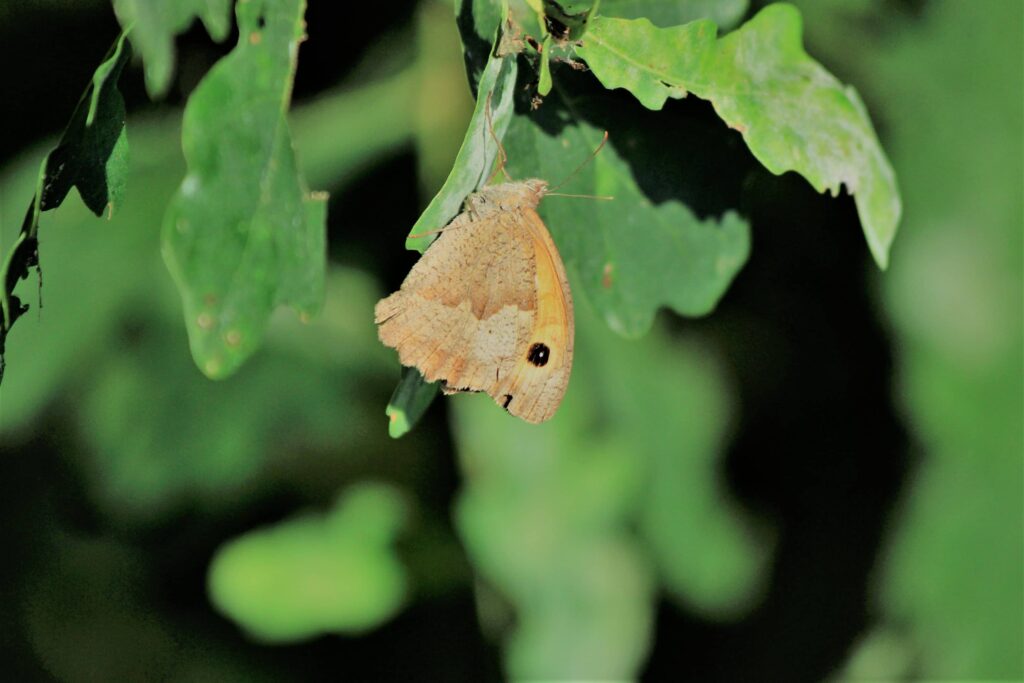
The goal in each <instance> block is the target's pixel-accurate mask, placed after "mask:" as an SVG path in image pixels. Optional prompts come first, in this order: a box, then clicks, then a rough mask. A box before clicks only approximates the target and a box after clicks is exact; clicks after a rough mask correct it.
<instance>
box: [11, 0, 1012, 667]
mask: <svg viewBox="0 0 1024 683" xmlns="http://www.w3.org/2000/svg"><path fill="white" fill-rule="evenodd" d="M117 4H118V5H119V11H122V12H123V11H126V10H125V8H130V6H131V5H132V3H130V2H120V3H117ZM311 4H312V5H313V6H312V7H310V8H309V10H308V11H307V17H306V20H307V32H308V36H309V37H308V40H307V41H305V42H304V43H303V44H302V46H301V49H300V53H299V67H298V72H297V76H296V82H295V102H294V105H293V109H292V112H291V114H290V116H289V122H290V125H291V136H292V138H293V141H294V145H295V149H296V155H297V156H296V158H297V164H298V166H299V167H300V168H301V169H302V171H303V172H304V174H305V177H306V180H307V182H308V184H309V186H310V187H311V188H313V189H316V190H327V191H329V192H330V193H331V197H330V199H329V201H328V205H327V212H328V257H329V267H328V272H327V277H326V280H325V282H324V284H323V288H324V291H325V293H326V295H325V299H324V306H323V310H322V311H321V313H320V315H319V316H318V317H316V318H315V319H313V321H312V322H310V323H308V324H303V323H301V322H300V321H299V320H298V318H297V316H296V315H295V313H294V312H292V311H288V310H278V311H277V312H276V313H275V314H273V316H271V318H270V323H269V326H268V327H267V330H266V332H265V335H264V338H263V344H262V346H261V347H259V348H258V349H257V350H255V351H254V352H253V354H252V356H251V357H250V358H249V359H248V360H247V361H246V362H245V363H244V364H243V365H242V366H241V367H240V369H239V370H238V371H237V372H236V373H235V374H234V375H233V376H231V377H228V378H227V379H224V380H220V381H216V382H214V381H211V380H208V379H206V378H205V377H204V376H203V374H202V373H201V372H200V371H199V370H198V369H197V368H196V365H195V363H194V361H193V359H192V356H191V355H190V351H189V340H188V336H187V334H186V330H185V326H184V324H183V322H182V304H181V299H180V298H179V295H178V292H177V290H176V289H175V287H174V283H173V281H172V278H171V276H170V274H169V273H168V271H167V269H166V267H165V266H164V262H163V259H162V258H161V252H160V249H161V247H160V231H161V225H162V223H163V220H164V212H165V209H166V207H167V205H168V203H169V202H170V201H171V198H172V196H173V195H174V193H175V191H176V190H177V188H178V186H179V184H180V182H181V179H182V177H183V175H184V173H185V161H184V157H183V153H182V145H181V118H182V113H181V112H182V107H183V106H184V103H185V101H186V98H187V96H188V94H189V93H190V92H192V91H193V90H194V88H195V86H196V84H197V83H198V81H199V80H200V78H201V77H202V76H203V75H204V74H205V73H207V71H208V70H209V69H210V67H211V66H212V65H213V64H214V62H215V61H216V60H217V59H219V58H220V57H221V56H223V55H224V54H226V53H227V51H228V50H229V49H230V46H231V45H232V44H233V43H234V42H235V37H234V36H229V37H228V39H227V40H226V41H225V42H224V43H216V42H213V41H211V39H210V38H209V37H208V35H207V34H206V32H205V30H204V29H203V28H202V27H201V26H200V25H199V24H196V25H195V26H193V27H192V28H191V29H189V30H188V31H186V32H185V33H184V35H183V36H181V37H179V39H178V44H177V51H176V57H175V60H176V61H175V69H174V70H173V73H172V75H170V76H167V75H166V74H163V75H161V73H158V74H156V76H155V77H154V76H153V75H152V74H150V75H149V80H148V81H147V78H146V77H145V76H144V75H143V71H142V68H141V65H140V64H139V63H138V62H137V61H136V62H134V63H133V65H132V66H131V67H129V69H128V70H127V72H126V75H125V77H124V78H123V79H122V89H123V90H124V92H125V99H126V102H127V107H128V114H129V119H128V141H129V146H130V151H131V167H130V172H129V175H128V178H127V185H126V187H125V193H124V201H123V206H121V207H120V208H119V210H118V211H117V212H116V213H115V215H114V217H113V218H112V219H111V220H109V221H108V220H106V219H96V218H95V217H94V216H92V214H91V213H90V212H89V211H88V209H86V208H85V207H84V206H83V205H82V204H81V202H79V200H78V198H77V197H70V198H69V200H68V201H67V202H66V203H65V205H64V206H63V207H61V208H60V209H59V210H57V211H56V212H51V213H47V214H44V216H43V219H42V225H41V228H40V240H41V246H40V254H41V263H42V273H43V275H42V298H43V306H42V308H41V309H39V308H37V307H36V306H35V304H36V302H37V300H36V293H35V291H34V290H35V282H33V281H32V280H31V279H30V280H29V281H27V282H25V283H23V284H22V286H21V288H20V290H19V294H20V295H21V296H22V298H27V299H28V301H29V302H30V303H32V304H33V309H32V310H31V311H30V312H29V313H28V314H26V315H25V316H23V317H22V318H21V320H19V322H18V325H17V326H16V327H15V329H14V330H13V331H12V332H11V335H10V337H9V339H8V349H7V361H8V368H7V374H6V377H5V378H4V382H3V385H2V387H0V519H2V520H3V524H2V525H0V547H2V548H3V556H4V557H5V561H4V563H3V564H2V565H0V615H2V616H0V619H2V622H0V625H2V627H3V628H2V631H3V635H2V636H0V667H2V669H3V670H2V671H0V673H3V674H4V678H6V679H10V680H26V681H27V680H53V679H57V680H66V681H106V680H190V681H191V680H320V679H324V680H327V679H330V680H337V679H339V678H346V677H349V678H357V679H358V678H366V677H373V678H402V679H403V680H409V679H410V678H415V679H418V680H434V679H444V680H452V679H471V680H481V679H498V678H502V677H509V676H511V677H517V678H539V677H543V678H550V679H565V678H591V679H594V678H601V679H609V678H614V679H622V678H636V677H641V676H646V677H649V678H652V679H657V680H668V679H673V680H678V679H680V678H693V679H695V680H787V681H793V680H822V679H832V680H865V679H871V680H879V679H881V680H893V679H897V680H900V679H906V680H915V679H935V678H944V679H990V680H992V679H995V680H1020V679H1021V678H1024V662H1022V656H1021V651H1022V650H1021V643H1022V642H1024V625H1022V620H1024V607H1022V606H1024V585H1022V582H1024V428H1022V415H1024V405H1022V401H1024V387H1022V375H1024V368H1022V359H1024V333H1022V315H1024V285H1022V276H1024V266H1022V251H1024V244H1022V234H1024V230H1022V228H1024V137H1022V136H1024V65H1022V61H1021V55H1022V50H1024V46H1022V34H1024V6H1022V5H1021V4H1020V3H1019V2H1016V1H1015V0H1007V1H998V0H986V1H984V2H971V1H969V0H944V1H939V0H935V1H932V2H923V1H920V2H919V1H914V2H896V1H881V0H879V1H877V2H869V1H867V0H858V1H856V2H850V1H839V0H836V1H829V2H821V1H820V0H805V1H801V2H796V3H795V4H796V5H797V6H798V8H799V9H800V10H801V12H802V13H803V16H804V28H805V45H806V47H807V49H808V51H809V52H810V54H811V55H812V56H814V57H815V58H816V59H818V60H819V61H820V62H822V64H824V65H825V66H826V67H827V68H828V69H829V70H830V71H831V72H832V73H834V74H835V75H836V76H838V77H839V78H840V79H841V80H842V81H844V82H847V83H851V84H853V85H854V86H855V87H856V88H857V90H858V91H859V93H860V95H861V97H862V99H863V100H864V101H865V103H866V105H867V108H868V111H869V112H870V114H871V118H872V121H873V123H874V126H875V129H876V130H877V131H878V134H879V137H880V139H881V141H882V145H883V147H884V149H885V150H886V151H887V153H888V155H889V157H890V160H891V161H892V164H893V166H894V167H895V169H896V173H897V177H898V179H899V184H900V190H901V193H902V197H903V205H904V211H903V220H902V222H901V225H900V228H899V232H898V233H897V236H896V239H895V242H894V244H893V248H892V251H891V253H890V265H889V269H888V271H886V272H884V273H883V272H881V271H879V270H878V269H877V268H876V267H875V266H874V264H873V263H872V260H871V255H870V253H869V250H868V248H867V245H866V244H865V242H864V238H863V236H862V235H861V232H860V225H859V223H858V219H857V213H856V207H855V206H854V202H853V200H852V199H851V198H850V197H848V196H846V195H845V194H844V195H842V196H840V197H838V198H831V197H828V196H820V195H817V194H816V193H815V192H814V190H813V189H812V188H811V187H810V186H809V185H808V184H807V182H806V181H804V180H802V179H801V178H800V177H798V176H796V175H794V174H792V173H789V174H786V175H783V176H780V177H777V176H773V175H771V174H770V173H768V172H767V171H765V170H764V169H762V168H761V167H760V165H759V164H758V163H757V162H756V161H755V160H754V159H753V158H752V157H751V155H750V153H749V152H747V151H746V148H745V147H744V145H743V142H742V140H741V139H740V137H739V136H738V134H736V133H735V132H732V131H729V130H728V129H727V128H726V126H725V125H724V124H723V123H721V122H720V121H719V120H718V119H717V117H716V116H715V115H714V113H713V111H712V110H711V108H710V107H709V106H708V105H707V104H706V103H703V102H701V101H700V100H697V99H695V98H694V97H692V96H691V97H689V98H687V99H686V100H682V101H676V100H672V101H669V102H668V103H667V104H666V106H665V109H664V110H663V111H662V112H659V113H657V114H656V115H655V114H639V113H638V114H636V116H637V117H638V118H637V124H636V125H638V126H640V125H656V126H663V127H664V128H663V129H662V128H651V130H656V131H661V130H664V131H665V134H666V135H674V136H676V137H672V144H673V145H682V146H683V147H684V148H685V149H686V152H687V154H686V156H685V158H683V159H682V160H681V161H680V165H681V168H682V169H683V170H681V171H679V174H680V175H679V178H678V179H679V185H680V187H683V188H684V189H685V192H684V194H685V196H686V197H688V198H689V200H690V201H689V204H688V205H689V206H690V208H691V209H692V210H693V211H694V213H695V214H696V215H698V216H699V217H700V218H701V219H706V218H709V217H710V218H712V219H715V220H718V219H720V218H721V217H722V216H723V215H724V214H725V212H726V211H728V210H730V209H731V210H735V211H738V212H739V213H740V214H742V216H744V217H745V218H746V219H747V220H748V221H749V222H750V226H751V227H750V234H751V237H750V241H751V247H750V249H751V251H750V257H749V261H748V262H747V264H746V265H745V266H744V267H743V268H742V270H740V272H739V275H738V276H737V278H736V280H735V282H734V283H733V284H732V286H731V288H730V289H729V290H728V291H727V293H726V294H725V296H724V298H723V299H722V301H721V302H720V303H719V305H718V307H717V308H716V310H715V311H713V312H712V313H710V314H709V315H708V316H705V317H702V318H699V319H687V318H681V317H678V316H676V315H674V314H669V313H667V312H664V311H663V312H661V313H660V314H659V315H658V316H657V318H656V320H655V323H654V326H653V329H652V330H651V331H650V332H649V333H648V334H647V335H646V336H643V337H641V338H640V339H636V340H626V339H623V338H622V337H620V336H618V335H616V334H615V333H614V332H612V331H610V330H609V329H608V327H607V325H605V324H604V322H603V321H602V320H601V317H602V316H601V315H600V308H599V307H596V306H595V305H594V303H593V302H591V301H588V299H587V298H586V296H585V295H580V294H578V295H577V297H576V298H577V306H576V315H577V345H576V353H577V357H576V364H575V367H574V371H573V376H572V382H571V384H570V388H569V392H568V394H567V396H566V399H565V402H564V404H563V406H562V407H561V409H560V411H559V413H558V415H557V417H556V418H555V419H554V420H552V421H551V422H550V423H547V424H545V425H541V426H531V425H526V424H522V423H520V422H518V421H516V420H514V419H512V418H510V417H508V416H507V415H505V414H504V413H503V412H502V411H500V410H498V409H497V408H496V407H495V406H494V405H493V402H491V401H490V400H489V399H487V398H485V397H482V396H458V397H454V398H448V399H443V400H438V401H435V403H434V404H433V406H432V407H431V408H430V410H429V411H428V412H427V414H426V416H425V417H424V419H423V421H422V422H421V423H420V424H419V425H418V426H417V427H416V429H415V430H414V431H412V432H411V433H410V434H409V435H407V436H406V437H404V438H402V439H400V440H397V441H396V440H391V439H390V438H389V437H388V434H387V419H386V417H385V415H384V406H385V405H386V404H387V401H388V397H389V395H390V392H391V390H392V389H393V387H394V385H395V382H396V381H397V379H398V374H399V368H398V365H397V361H396V359H395V355H394V353H393V352H392V351H390V350H389V349H386V348H384V347H382V346H381V345H380V344H379V343H378V342H377V340H376V333H375V330H374V327H373V324H372V309H373V304H374V302H375V301H376V300H377V299H378V298H379V297H380V296H382V295H384V294H386V293H387V292H389V291H391V290H393V289H394V288H395V287H397V286H398V284H399V283H400V282H401V279H402V277H403V276H404V274H405V273H406V272H407V271H408V268H409V266H410V265H411V263H412V262H413V261H414V259H415V254H414V253H413V252H407V251H405V250H404V248H403V245H404V239H405V235H406V234H407V233H408V232H409V229H410V227H411V226H412V225H413V224H414V223H415V221H416V219H417V216H418V215H419V213H420V211H421V210H422V208H423V207H424V206H425V205H426V203H427V201H429V199H430V197H432V196H433V194H434V193H435V192H436V191H437V189H438V188H439V187H440V186H441V184H442V183H443V181H444V179H445V177H446V175H447V173H448V171H449V169H450V168H451V164H452V160H453V159H454V158H455V154H456V151H457V149H458V146H459V144H460V142H461V140H462V135H463V133H464V131H465V127H466V123H467V121H468V118H469V114H470V111H471V108H472V103H471V100H470V95H469V89H468V87H467V84H466V79H465V70H464V64H463V59H462V55H461V52H460V44H459V34H458V32H457V31H456V27H455V22H454V21H453V13H452V8H451V6H450V5H449V4H448V3H444V2H430V1H424V2H421V3H411V2H409V3H392V4H389V11H388V12H387V13H382V15H381V16H379V17H378V18H377V20H376V21H374V22H357V21H355V20H354V19H353V18H352V17H351V16H349V14H348V13H347V12H346V10H345V7H344V6H343V4H342V3H338V5H337V6H335V4H334V3H318V2H314V3H311ZM607 4H608V5H609V8H611V9H608V11H609V12H612V11H613V8H614V6H615V5H625V4H626V3H624V2H620V3H616V2H612V1H611V0H607ZM647 4H650V5H652V6H654V5H657V6H658V11H659V12H664V11H666V10H665V8H664V6H666V5H670V4H672V3H653V2H651V3H647ZM679 4H680V5H681V6H682V5H688V6H691V5H692V6H693V7H697V6H699V5H701V3H699V2H692V3H685V2H684V3H679ZM705 4H707V3H705ZM730 4H732V5H736V7H735V8H734V9H733V10H732V11H733V12H734V13H741V12H743V10H744V9H746V14H745V15H744V16H745V17H749V16H751V15H752V14H753V13H754V12H755V11H756V9H757V6H755V7H749V8H744V6H743V4H742V3H730ZM719 10H721V7H719ZM680 11H682V10H680ZM694 11H697V10H694ZM721 11H723V12H725V15H724V16H720V17H718V19H719V21H721V22H722V23H728V16H729V12H728V11H726V10H721ZM652 16H653V15H652ZM684 16H685V18H687V19H689V18H691V15H684ZM693 16H701V15H700V14H699V13H698V14H697V15H693ZM207 25H208V26H210V27H211V31H213V32H214V33H215V34H218V35H219V34H222V33H223V31H220V32H219V33H218V28H217V24H216V23H215V22H214V23H213V24H209V23H208V24H207ZM117 32H118V24H117V20H116V18H115V15H114V13H113V10H112V9H111V7H110V4H109V3H107V2H103V1H102V0H94V1H89V2H85V1H82V2H77V3H73V4H68V3H62V2H52V1H49V2H47V1H43V0H37V1H35V2H25V3H5V4H4V5H3V6H2V7H0V58H2V61H0V63H2V64H3V65H4V66H3V69H2V74H0V78H2V83H3V85H4V92H5V93H6V95H5V96H6V98H7V101H8V104H7V110H8V111H9V112H11V113H12V114H13V116H10V117H8V118H9V119H10V122H9V123H8V124H7V126H6V128H5V130H4V132H3V134H2V135H0V159H2V160H4V163H3V166H2V169H0V247H2V249H3V252H4V253H6V250H7V248H8V245H9V244H10V242H11V240H13V238H14V236H15V235H16V234H17V230H18V228H19V227H20V221H21V218H22V216H23V213H24V209H25V206H26V205H27V203H28V201H29V200H30V199H31V196H32V193H33V191H34V188H35V177H34V176H35V173H36V170H37V169H38V164H39V161H40V159H41V158H42V157H43V155H44V154H45V152H46V150H47V149H48V145H52V144H53V141H54V140H55V139H56V136H57V135H59V132H60V130H61V129H62V127H63V125H64V124H65V123H66V121H67V119H68V117H69V116H70V113H71V112H72V110H73V109H74V107H75V104H76V102H77V99H78V96H79V94H80V93H81V91H82V88H83V87H84V85H85V84H86V83H87V82H88V80H89V78H90V77H91V75H92V71H93V70H94V69H95V67H96V66H97V65H98V64H99V62H100V61H101V60H102V58H103V55H104V54H105V53H106V51H107V49H108V47H109V46H110V44H111V42H112V41H113V40H114V38H115V37H116V35H117ZM554 77H555V79H556V82H557V80H558V78H559V72H558V71H557V70H556V71H555V72H554ZM154 78H156V80H153V79H154ZM581 78H582V77H581ZM161 79H164V80H163V81H161ZM161 83H166V91H167V96H166V98H165V99H162V100H158V101H157V102H156V103H154V102H152V101H151V100H150V99H149V97H148V95H147V90H146V87H147V84H148V85H149V86H150V89H153V88H154V87H156V88H157V89H160V86H161ZM624 101H625V100H624ZM628 111H630V112H632V111H633V110H632V109H631V110H628ZM630 115H632V114H630ZM654 116H657V117H660V118H650V117H654ZM673 131H683V133H677V132H673ZM687 131H689V133H688V134H689V137H687ZM514 163H515V160H513V164H514ZM519 163H521V164H522V163H524V162H521V161H520V162H519ZM566 163H568V162H566ZM568 165H569V166H572V165H574V164H572V163H568ZM72 194H74V193H72ZM554 200H555V198H551V199H549V200H546V201H554ZM564 201H579V200H564ZM594 204H595V205H597V206H594V205H587V206H586V207H585V208H583V209H580V210H581V211H585V212H588V213H589V212H594V211H599V210H600V208H601V207H600V205H599V203H597V202H595V203H594ZM573 210H574V209H572V208H566V207H564V206H563V207H561V208H558V209H555V210H554V211H555V215H558V216H563V217H564V218H563V220H571V219H572V211H573ZM549 222H551V221H550V219H549ZM558 230H559V229H558V227H557V226H552V232H553V234H554V235H555V237H556V239H557V238H558V236H559V232H558ZM583 234H584V235H585V233H583ZM576 239H579V237H578V235H577V238H576ZM574 277H578V276H577V275H574V274H573V273H572V272H570V278H574ZM573 284H574V285H575V284H577V283H576V282H574V283H573ZM576 291H577V290H576V289H574V292H576Z"/></svg>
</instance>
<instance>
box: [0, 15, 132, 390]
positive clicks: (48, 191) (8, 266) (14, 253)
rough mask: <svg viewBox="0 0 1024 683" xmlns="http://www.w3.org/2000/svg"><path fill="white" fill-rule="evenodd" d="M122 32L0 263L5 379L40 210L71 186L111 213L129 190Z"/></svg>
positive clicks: (43, 168) (98, 210) (46, 163)
mask: <svg viewBox="0 0 1024 683" xmlns="http://www.w3.org/2000/svg"><path fill="white" fill-rule="evenodd" d="M126 35H127V34H126V33H121V35H120V36H119V37H118V38H117V40H116V41H115V42H114V45H113V46H112V47H111V48H110V51H109V52H108V54H107V56H106V58H105V59H104V61H103V62H102V63H101V64H100V65H99V67H97V69H96V71H95V73H94V74H93V77H92V82H91V83H90V84H89V87H88V88H87V89H86V91H85V93H84V94H83V95H82V99H81V100H79V102H78V106H77V107H76V109H75V111H74V113H73V114H72V115H71V120H70V121H69V122H68V125H67V128H66V129H65V130H64V134H63V135H62V136H61V139H60V142H59V143H58V144H57V146H56V147H55V148H54V149H53V150H52V151H51V152H50V153H49V154H47V156H46V158H45V159H44V160H43V162H42V164H41V165H40V167H39V177H38V180H37V183H36V194H35V197H33V199H32V202H31V203H30V205H29V207H28V211H27V212H26V214H25V220H24V222H23V223H22V226H21V231H20V233H19V235H18V237H17V238H16V240H15V243H14V245H13V247H12V249H11V251H10V253H9V254H8V255H7V257H6V259H5V261H4V262H3V265H2V267H0V282H2V283H3V293H2V299H0V304H2V305H0V308H2V319H0V381H2V380H3V371H4V346H5V341H6V339H7V334H8V332H9V331H10V329H11V327H12V326H13V325H14V322H15V321H16V320H17V319H18V318H19V317H20V316H21V315H22V314H23V313H24V312H25V311H27V310H28V305H27V304H25V303H23V302H22V301H21V300H20V299H19V297H18V296H16V295H15V294H14V289H15V287H16V286H17V284H18V282H20V281H21V280H23V279H25V278H27V277H28V273H29V270H30V269H31V268H34V267H37V266H38V265H39V252H38V246H39V241H38V231H39V220H40V215H41V213H42V212H43V211H50V210H52V209H56V208H57V207H58V206H60V205H61V204H62V203H63V202H64V199H65V198H66V197H67V195H68V193H69V192H70V191H71V188H72V187H74V188H77V189H78V194H79V196H80V197H81V198H82V202H83V203H84V204H85V205H86V206H87V207H88V208H89V210H90V211H92V212H93V213H94V214H96V215H97V216H102V215H103V214H104V213H107V214H108V215H109V214H112V213H113V212H114V211H115V209H116V208H117V207H118V206H119V205H120V203H121V198H122V197H123V195H124V187H125V180H126V176H127V171H128V137H127V133H126V132H125V106H124V98H123V97H122V96H121V92H120V91H119V90H118V89H117V83H118V80H119V79H120V77H121V71H122V70H123V69H124V66H125V65H126V64H127V63H128V62H129V60H130V59H131V48H130V47H129V46H128V45H127V44H126V42H125V36H126Z"/></svg>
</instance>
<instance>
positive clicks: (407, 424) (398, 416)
mask: <svg viewBox="0 0 1024 683" xmlns="http://www.w3.org/2000/svg"><path fill="white" fill-rule="evenodd" d="M437 389H438V387H437V382H428V381H427V380H425V379H424V378H423V375H421V374H420V373H419V371H418V370H416V369H415V368H402V378H401V379H400V380H398V386H397V387H395V393H393V394H392V395H391V400H390V401H388V407H387V408H386V409H385V411H384V412H385V414H386V415H387V416H388V434H389V435H390V436H391V438H392V439H398V438H401V437H403V436H405V435H406V434H408V433H409V430H411V429H412V428H413V427H414V426H416V423H417V422H419V421H420V418H421V417H423V414H424V413H425V412H427V408H429V407H430V404H431V403H433V402H434V398H435V397H436V396H437Z"/></svg>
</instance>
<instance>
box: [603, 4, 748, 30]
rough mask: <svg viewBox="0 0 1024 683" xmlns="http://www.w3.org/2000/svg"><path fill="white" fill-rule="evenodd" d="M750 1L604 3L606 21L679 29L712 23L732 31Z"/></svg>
mask: <svg viewBox="0 0 1024 683" xmlns="http://www.w3.org/2000/svg"><path fill="white" fill-rule="evenodd" d="M749 5H750V0H601V8H600V14H601V16H605V17H620V18H622V19H639V18H641V17H643V18H644V19H647V20H648V21H650V22H651V23H652V24H654V25H655V26H676V25H677V24H685V23H687V22H690V21H696V20H697V19H710V20H711V21H713V22H715V23H716V24H717V25H718V26H721V27H724V28H729V27H732V26H735V25H736V24H737V23H738V22H739V20H740V19H742V18H743V15H744V13H746V11H747V7H748V6H749Z"/></svg>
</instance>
